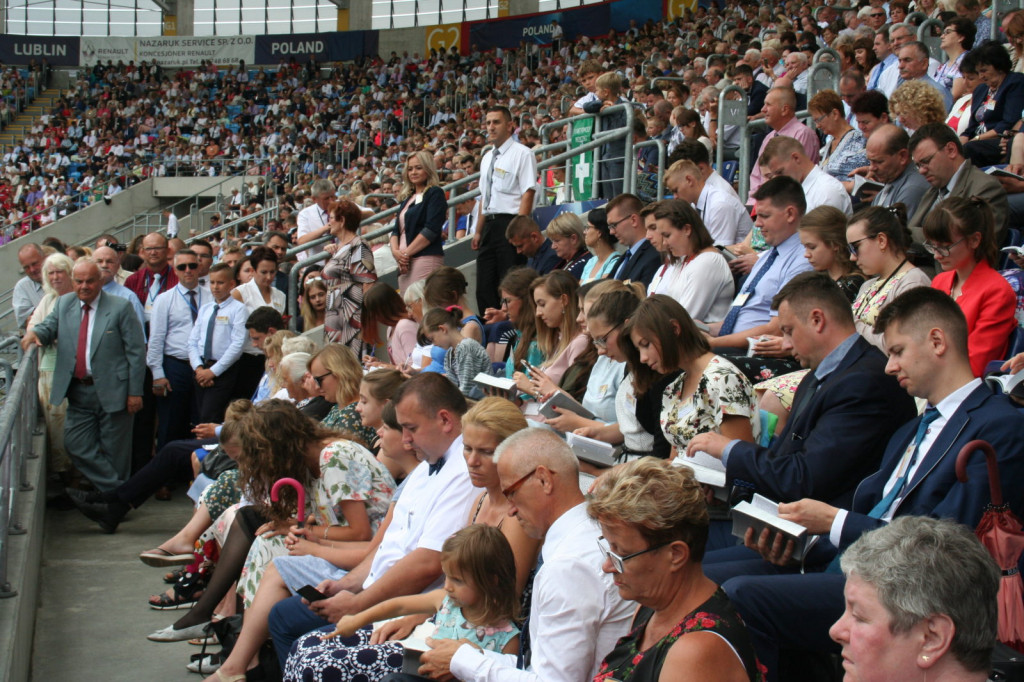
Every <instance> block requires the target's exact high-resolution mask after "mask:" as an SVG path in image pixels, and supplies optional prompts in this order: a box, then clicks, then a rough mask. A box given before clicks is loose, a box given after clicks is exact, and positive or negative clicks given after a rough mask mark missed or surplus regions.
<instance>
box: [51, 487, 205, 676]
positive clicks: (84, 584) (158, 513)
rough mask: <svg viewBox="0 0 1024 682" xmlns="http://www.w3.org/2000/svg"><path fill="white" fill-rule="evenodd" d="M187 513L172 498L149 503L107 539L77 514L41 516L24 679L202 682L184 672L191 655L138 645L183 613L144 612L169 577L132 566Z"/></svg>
mask: <svg viewBox="0 0 1024 682" xmlns="http://www.w3.org/2000/svg"><path fill="white" fill-rule="evenodd" d="M191 508H192V507H191V504H190V501H189V500H188V499H187V498H186V497H185V494H184V490H183V489H179V490H176V491H175V494H174V498H173V499H172V500H171V501H170V502H158V501H156V500H150V501H149V502H147V503H146V504H145V505H144V506H142V507H141V508H140V509H137V510H135V511H133V512H131V514H130V515H129V516H128V518H127V519H126V520H125V522H124V523H122V524H121V526H120V527H119V528H118V531H117V533H116V534H114V535H105V534H103V533H102V532H101V531H100V530H99V527H98V526H97V525H96V524H95V523H93V522H92V521H89V520H88V519H86V518H85V517H84V516H82V515H81V514H80V513H79V512H78V511H75V510H71V511H54V510H52V509H47V511H46V530H45V538H44V544H43V562H42V569H41V570H42V576H41V586H40V595H39V610H38V612H37V615H36V631H35V647H34V651H33V656H32V678H31V679H33V680H36V681H38V682H44V681H45V682H56V681H63V680H80V681H82V682H92V681H95V682H101V681H102V682H110V681H116V682H120V681H121V680H124V681H126V682H127V681H128V680H146V681H147V682H183V681H186V680H193V681H197V680H201V679H202V678H201V677H200V676H199V675H195V674H193V673H190V672H188V671H187V670H186V669H185V665H186V664H187V663H188V661H189V655H190V654H193V653H199V651H200V648H199V647H197V646H192V645H190V644H188V643H187V642H179V643H157V642H151V641H149V640H148V639H146V635H147V634H149V633H150V632H152V631H154V630H158V629H160V628H162V627H165V626H167V625H170V624H171V623H173V622H174V621H175V620H177V618H179V617H180V616H181V615H183V614H184V613H185V612H184V611H155V610H153V609H150V608H149V606H148V605H147V604H146V600H147V599H148V598H149V596H150V595H151V594H156V593H158V592H159V591H162V590H163V589H165V588H166V587H167V586H166V585H164V583H163V581H162V579H161V578H162V576H163V575H164V573H166V572H167V570H169V569H158V568H151V567H149V566H146V565H145V564H143V563H142V562H141V561H139V559H138V554H139V552H142V551H145V550H147V549H151V548H153V547H156V546H157V545H159V544H160V543H161V542H162V541H163V540H165V539H166V538H168V537H170V536H171V535H173V534H174V533H175V532H176V531H177V530H178V529H180V528H181V526H182V525H183V524H184V523H185V521H187V520H188V518H189V516H190V515H191Z"/></svg>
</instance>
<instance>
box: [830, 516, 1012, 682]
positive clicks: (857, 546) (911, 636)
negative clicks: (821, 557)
mask: <svg viewBox="0 0 1024 682" xmlns="http://www.w3.org/2000/svg"><path fill="white" fill-rule="evenodd" d="M840 566H841V567H842V570H843V573H844V574H845V575H846V586H845V587H844V589H843V593H844V596H845V598H846V610H845V612H844V613H843V615H842V617H841V618H840V619H839V620H838V621H836V623H835V624H834V625H833V626H832V629H831V630H830V631H829V635H830V636H831V637H832V639H834V640H835V641H836V642H838V643H839V644H840V645H841V646H842V647H843V668H844V669H845V670H846V679H858V680H865V682H866V681H867V680H916V679H921V678H922V677H923V678H924V679H926V680H927V679H932V680H948V681H949V682H984V680H987V679H988V671H989V667H990V662H991V658H992V649H993V647H994V646H995V643H996V630H997V623H998V621H999V609H998V606H997V601H996V596H997V594H998V593H999V581H1000V571H999V567H998V566H996V563H995V562H994V561H993V560H992V557H991V556H989V554H988V552H986V551H985V548H984V547H983V546H982V545H981V543H980V542H978V539H977V538H976V537H975V536H974V535H973V534H972V533H971V532H970V531H969V530H968V529H967V528H966V527H965V526H961V525H959V524H957V523H954V522H953V521H949V520H936V519H932V518H928V517H923V516H904V517H901V518H897V519H894V520H893V521H892V523H890V524H888V525H887V526H883V527H882V528H879V529H878V530H875V531H872V532H870V533H867V534H865V535H863V536H862V537H861V538H860V539H859V540H857V541H856V542H855V543H853V544H852V545H850V548H849V549H847V550H846V552H844V553H843V556H842V559H841V560H840Z"/></svg>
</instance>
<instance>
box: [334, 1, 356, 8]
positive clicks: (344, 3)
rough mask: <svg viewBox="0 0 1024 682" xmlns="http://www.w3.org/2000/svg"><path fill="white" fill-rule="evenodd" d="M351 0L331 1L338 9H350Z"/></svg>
mask: <svg viewBox="0 0 1024 682" xmlns="http://www.w3.org/2000/svg"><path fill="white" fill-rule="evenodd" d="M350 2H351V0H331V3H332V4H333V5H334V6H335V7H337V8H338V9H348V8H349V3H350Z"/></svg>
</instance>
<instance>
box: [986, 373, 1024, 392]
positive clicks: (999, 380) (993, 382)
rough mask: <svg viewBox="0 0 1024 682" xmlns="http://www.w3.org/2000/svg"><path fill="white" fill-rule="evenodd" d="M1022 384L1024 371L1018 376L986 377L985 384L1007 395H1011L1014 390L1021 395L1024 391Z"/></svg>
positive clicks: (995, 375)
mask: <svg viewBox="0 0 1024 682" xmlns="http://www.w3.org/2000/svg"><path fill="white" fill-rule="evenodd" d="M1021 382H1024V370H1021V371H1019V372H1017V373H1016V374H993V375H990V376H987V377H985V383H986V384H988V385H989V386H991V387H992V390H994V391H996V392H997V393H1005V394H1006V395H1010V394H1011V393H1013V392H1014V390H1016V391H1017V393H1020V392H1021V391H1022V389H1024V387H1020V385H1021Z"/></svg>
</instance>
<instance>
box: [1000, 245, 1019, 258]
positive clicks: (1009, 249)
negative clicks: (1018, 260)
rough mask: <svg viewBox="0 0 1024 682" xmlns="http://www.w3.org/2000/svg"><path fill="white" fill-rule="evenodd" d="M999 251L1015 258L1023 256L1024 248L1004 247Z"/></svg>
mask: <svg viewBox="0 0 1024 682" xmlns="http://www.w3.org/2000/svg"><path fill="white" fill-rule="evenodd" d="M999 250H1000V251H1002V252H1003V253H1012V254H1014V255H1015V256H1024V246H1004V247H1003V248H1001V249H999Z"/></svg>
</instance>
